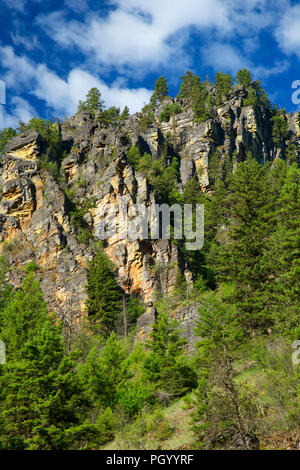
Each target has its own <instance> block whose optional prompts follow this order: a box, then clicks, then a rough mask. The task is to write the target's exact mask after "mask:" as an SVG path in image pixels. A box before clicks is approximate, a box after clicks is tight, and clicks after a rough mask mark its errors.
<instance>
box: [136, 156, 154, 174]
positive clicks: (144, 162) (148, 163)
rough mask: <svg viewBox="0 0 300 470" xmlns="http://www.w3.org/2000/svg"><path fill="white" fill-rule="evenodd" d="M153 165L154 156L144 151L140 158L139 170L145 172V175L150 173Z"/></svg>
mask: <svg viewBox="0 0 300 470" xmlns="http://www.w3.org/2000/svg"><path fill="white" fill-rule="evenodd" d="M151 167H152V157H151V155H150V154H149V153H144V155H143V156H142V157H141V158H140V160H139V162H138V165H137V167H136V168H137V170H138V171H140V172H141V173H143V174H144V175H148V174H149V171H150V170H151Z"/></svg>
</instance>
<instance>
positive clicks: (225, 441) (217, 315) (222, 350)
mask: <svg viewBox="0 0 300 470" xmlns="http://www.w3.org/2000/svg"><path fill="white" fill-rule="evenodd" d="M199 313H200V316H199V322H198V327H197V329H196V334H197V335H198V336H199V337H200V338H201V341H199V342H198V343H197V346H198V355H197V358H196V361H197V365H198V368H199V370H200V373H199V377H200V379H199V382H198V389H197V391H196V393H195V397H196V398H195V400H194V406H195V408H196V409H195V411H194V412H193V423H192V429H193V432H194V434H195V440H196V443H197V445H198V447H199V448H202V449H218V448H226V447H227V448H228V446H234V447H235V446H236V445H237V444H238V445H239V446H240V448H242V449H253V448H257V445H258V440H257V437H256V435H255V418H256V415H257V408H256V406H255V402H254V400H253V397H251V394H250V393H249V391H248V390H247V389H245V388H242V387H240V386H238V385H237V384H236V383H235V382H234V375H235V371H234V368H233V358H234V353H235V352H236V351H237V348H238V346H239V344H240V341H241V340H242V339H243V331H242V330H241V328H240V326H239V323H238V321H237V317H236V312H235V308H234V307H233V306H230V305H228V304H226V303H225V302H224V301H223V300H222V299H218V298H217V296H216V295H215V294H210V295H209V296H207V297H206V298H205V299H204V300H203V301H202V302H201V307H200V309H199Z"/></svg>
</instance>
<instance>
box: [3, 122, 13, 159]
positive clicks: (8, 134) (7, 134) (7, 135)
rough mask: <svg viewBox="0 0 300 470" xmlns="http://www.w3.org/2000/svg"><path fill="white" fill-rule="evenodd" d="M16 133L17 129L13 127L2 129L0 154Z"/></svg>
mask: <svg viewBox="0 0 300 470" xmlns="http://www.w3.org/2000/svg"><path fill="white" fill-rule="evenodd" d="M15 135H17V131H16V130H15V129H13V128H12V127H7V128H5V129H2V131H0V156H1V154H2V153H3V152H4V148H5V146H6V144H7V143H8V141H9V140H10V139H11V138H12V137H14V136H15Z"/></svg>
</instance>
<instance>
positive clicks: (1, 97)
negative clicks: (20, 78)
mask: <svg viewBox="0 0 300 470" xmlns="http://www.w3.org/2000/svg"><path fill="white" fill-rule="evenodd" d="M0 104H6V84H5V82H4V81H3V80H0Z"/></svg>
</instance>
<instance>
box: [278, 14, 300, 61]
mask: <svg viewBox="0 0 300 470" xmlns="http://www.w3.org/2000/svg"><path fill="white" fill-rule="evenodd" d="M275 37H276V39H277V41H278V44H279V46H280V47H281V49H282V50H283V51H284V52H285V53H286V54H296V55H297V56H298V57H300V5H295V6H293V7H290V8H287V9H286V11H285V13H284V15H283V17H282V19H281V21H280V23H279V25H278V28H277V29H276V31H275Z"/></svg>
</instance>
